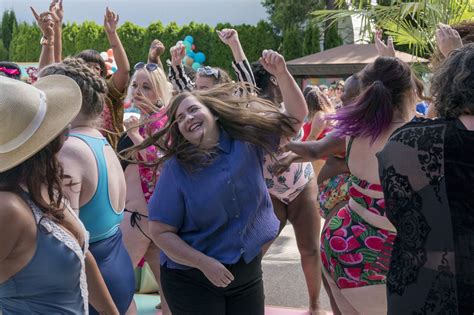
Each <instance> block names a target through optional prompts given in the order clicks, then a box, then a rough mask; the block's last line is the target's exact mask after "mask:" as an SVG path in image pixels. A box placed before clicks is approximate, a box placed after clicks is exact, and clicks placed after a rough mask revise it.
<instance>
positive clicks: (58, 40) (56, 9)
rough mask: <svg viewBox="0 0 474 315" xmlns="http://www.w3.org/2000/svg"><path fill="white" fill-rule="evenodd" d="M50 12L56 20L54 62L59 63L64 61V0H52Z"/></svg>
mask: <svg viewBox="0 0 474 315" xmlns="http://www.w3.org/2000/svg"><path fill="white" fill-rule="evenodd" d="M49 12H51V15H52V16H53V19H54V62H56V63H58V62H61V61H62V60H63V56H62V51H63V40H62V33H63V17H64V9H63V0H52V1H51V4H50V5H49Z"/></svg>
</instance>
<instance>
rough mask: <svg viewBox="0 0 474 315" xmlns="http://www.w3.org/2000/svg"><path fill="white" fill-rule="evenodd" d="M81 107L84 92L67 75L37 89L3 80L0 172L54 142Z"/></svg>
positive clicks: (44, 81) (38, 84)
mask: <svg viewBox="0 0 474 315" xmlns="http://www.w3.org/2000/svg"><path fill="white" fill-rule="evenodd" d="M81 105H82V94H81V90H80V88H79V86H78V85H77V83H76V82H75V81H74V80H73V79H71V78H69V77H67V76H64V75H50V76H46V77H43V78H40V79H39V80H38V81H37V82H36V83H35V85H34V86H33V85H29V84H26V83H23V82H21V81H18V80H13V79H10V78H7V77H0V172H4V171H6V170H9V169H11V168H13V167H15V166H17V165H19V164H21V163H22V162H24V161H26V160H27V159H29V158H30V157H32V156H33V155H34V154H35V153H37V152H39V151H40V150H41V149H42V148H44V147H45V146H46V145H47V144H49V143H50V142H51V141H52V140H54V139H55V138H56V137H57V136H58V135H59V134H60V133H61V132H62V131H63V130H64V129H65V128H66V127H67V126H68V125H69V123H70V122H71V121H72V120H73V119H74V118H75V117H76V115H77V114H78V113H79V111H80V110H81Z"/></svg>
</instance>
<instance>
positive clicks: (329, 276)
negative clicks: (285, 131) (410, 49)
mask: <svg viewBox="0 0 474 315" xmlns="http://www.w3.org/2000/svg"><path fill="white" fill-rule="evenodd" d="M358 78H359V80H360V83H361V87H362V92H361V94H360V95H359V96H358V97H357V98H355V100H354V101H352V102H351V103H350V104H349V105H347V106H345V107H343V108H341V109H340V110H339V111H338V112H337V113H336V114H334V115H331V116H330V117H329V119H332V120H334V121H335V128H336V131H335V134H336V135H338V136H340V137H341V141H332V145H331V146H326V147H321V145H318V144H316V143H315V142H313V141H310V142H305V143H293V142H292V143H290V144H289V145H288V146H287V148H288V149H290V150H291V151H293V152H295V153H296V154H298V155H300V156H301V157H302V158H306V159H318V158H322V157H324V156H327V155H329V154H334V153H338V152H341V151H343V150H344V149H346V163H347V166H348V168H349V170H350V173H351V175H350V177H351V179H350V187H349V196H350V199H349V202H348V204H347V205H346V206H344V207H342V208H341V209H340V210H338V211H337V212H336V213H335V214H334V215H333V216H332V217H331V218H330V219H327V221H326V223H325V226H324V229H323V232H322V235H321V260H322V264H323V266H324V268H323V276H324V278H325V280H327V282H328V283H329V287H330V289H331V294H332V295H333V296H334V299H335V302H336V304H337V306H338V308H339V311H340V312H341V313H342V314H384V313H386V312H387V298H386V295H385V281H386V275H387V271H388V267H389V262H390V255H391V252H392V247H393V241H394V238H395V235H396V230H395V228H394V226H393V225H392V224H391V223H390V221H388V219H387V218H386V216H385V201H384V196H383V192H382V187H381V185H380V179H379V176H378V163H377V157H376V154H377V152H379V151H381V150H382V148H383V147H384V145H385V143H386V142H387V139H388V138H389V136H390V135H391V134H392V133H393V132H394V131H395V130H396V129H397V128H399V127H401V126H402V125H404V124H405V123H407V122H409V121H410V120H411V119H412V118H413V117H414V115H415V102H416V97H417V96H416V90H415V87H414V80H415V79H414V77H413V74H412V72H411V70H410V68H409V66H408V65H407V64H406V63H404V62H403V61H401V60H399V59H397V58H394V57H379V58H377V59H376V60H375V62H374V63H373V64H369V65H368V66H367V67H366V68H365V69H363V70H362V71H361V72H360V73H359V74H358ZM344 139H345V141H344ZM329 151H334V152H329Z"/></svg>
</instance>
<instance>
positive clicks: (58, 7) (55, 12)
mask: <svg viewBox="0 0 474 315" xmlns="http://www.w3.org/2000/svg"><path fill="white" fill-rule="evenodd" d="M49 12H51V15H52V16H53V19H54V23H55V26H56V27H60V26H61V25H62V23H63V18H64V9H63V0H52V1H51V4H50V5H49Z"/></svg>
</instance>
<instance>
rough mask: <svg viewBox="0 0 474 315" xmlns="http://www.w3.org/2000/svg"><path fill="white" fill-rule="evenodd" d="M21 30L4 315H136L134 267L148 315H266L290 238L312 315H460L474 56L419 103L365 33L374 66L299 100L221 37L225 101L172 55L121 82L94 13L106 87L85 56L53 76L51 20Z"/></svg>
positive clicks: (283, 72)
mask: <svg viewBox="0 0 474 315" xmlns="http://www.w3.org/2000/svg"><path fill="white" fill-rule="evenodd" d="M31 10H32V13H33V15H34V17H35V19H36V21H37V23H38V26H39V27H40V29H41V32H42V38H41V47H42V50H41V56H40V60H39V72H38V73H37V75H36V76H37V80H36V82H35V83H34V84H33V85H31V84H27V83H24V82H21V81H20V73H21V70H20V68H19V67H18V66H17V65H15V64H14V63H10V62H2V63H0V74H1V75H0V86H1V88H0V199H1V200H2V203H1V204H0V243H1V244H2V246H1V247H0V313H2V312H3V314H4V315H9V314H136V313H137V306H136V305H135V302H134V300H133V296H134V291H135V278H134V277H135V275H134V268H136V267H137V266H138V265H139V264H140V263H141V262H142V261H143V259H145V260H146V262H147V263H148V264H149V265H150V268H151V270H152V271H153V274H154V276H155V278H156V280H157V282H158V283H159V286H160V298H161V305H160V308H161V310H162V314H167V315H169V314H174V315H180V314H182V315H184V314H206V315H208V314H210V315H222V314H239V315H240V314H249V315H253V314H254V315H263V314H264V312H265V311H264V308H265V303H264V302H265V294H264V286H263V279H262V266H261V262H262V258H263V256H264V255H265V254H266V252H267V251H268V249H269V248H270V247H271V245H272V243H273V241H274V240H275V239H276V238H277V237H278V235H279V233H280V232H281V231H282V229H283V228H284V227H285V225H286V224H287V221H289V222H290V223H291V224H292V226H293V228H294V232H295V238H296V242H297V246H298V250H299V254H300V259H301V266H302V271H303V274H304V277H305V280H306V285H307V294H308V309H309V312H310V313H311V314H326V313H327V312H326V311H328V310H324V309H323V308H322V306H321V302H320V291H321V286H324V288H325V290H326V292H327V293H328V296H329V298H330V302H331V308H332V312H333V313H334V314H386V313H388V314H432V313H433V314H434V313H436V314H473V313H474V250H473V248H474V229H473V226H474V213H473V209H474V199H473V198H472V193H473V192H474V184H473V178H474V162H473V160H472V156H473V155H474V103H473V102H474V101H473V100H474V44H468V43H463V42H462V40H461V38H460V36H459V34H458V32H456V31H455V30H454V29H453V28H451V27H450V26H447V25H443V24H442V25H440V26H439V29H438V31H437V33H436V35H437V42H438V49H439V51H440V53H441V54H442V55H443V58H444V60H443V61H439V62H438V64H437V65H436V68H434V69H433V72H434V75H433V77H432V79H431V82H430V85H431V88H430V90H431V95H430V96H429V97H428V96H426V95H424V94H423V83H422V82H421V81H420V80H419V79H418V78H417V76H416V74H415V73H414V72H413V70H412V69H411V68H410V67H409V65H408V64H406V63H405V62H403V61H401V60H400V59H398V58H396V56H395V49H394V46H393V42H392V41H391V40H390V39H389V40H388V41H387V42H386V43H385V42H384V41H383V40H382V37H381V33H380V32H377V34H376V35H375V42H376V47H377V50H378V52H379V55H380V56H379V57H378V58H377V59H376V60H375V61H374V62H373V63H371V64H368V65H367V66H366V67H365V68H364V69H363V70H361V71H360V72H358V73H354V74H353V75H352V76H350V77H349V78H347V79H346V80H345V81H340V82H337V84H335V86H334V87H330V88H328V87H327V86H319V87H317V86H307V87H306V88H305V89H301V87H300V86H299V85H298V84H297V82H296V81H295V80H294V78H293V77H292V75H291V74H290V72H289V71H288V69H287V67H286V63H285V59H284V57H283V56H282V55H281V54H279V53H278V52H276V51H272V50H264V51H263V52H262V55H261V58H260V59H259V60H257V61H255V62H249V60H247V57H246V55H245V52H244V50H243V48H242V45H241V43H240V40H239V36H238V33H237V31H236V30H234V29H222V30H219V31H218V32H217V35H216V36H218V37H219V39H220V40H221V42H222V44H223V45H227V46H228V47H229V49H230V50H231V52H232V57H233V60H229V62H231V63H232V68H233V69H234V71H235V77H236V81H233V80H232V77H231V75H230V74H229V73H227V72H226V71H225V70H223V69H221V68H217V67H212V66H205V67H202V68H200V69H197V70H196V71H195V73H189V71H188V70H187V69H185V67H184V65H183V64H182V60H183V58H184V57H185V55H186V50H185V46H184V45H183V43H182V42H178V43H176V45H174V46H173V47H171V48H170V53H171V60H170V61H169V62H168V63H169V71H168V73H166V71H165V69H164V67H163V64H164V62H163V61H162V60H161V56H162V55H163V53H164V51H165V49H166V48H165V46H164V45H163V43H162V42H161V41H160V40H159V39H155V40H154V41H153V42H152V43H151V44H150V50H149V53H148V56H144V57H145V59H146V62H139V63H137V64H136V65H135V66H134V67H133V69H131V67H130V65H129V62H128V59H127V54H126V51H125V49H124V48H123V46H122V44H121V41H120V38H119V36H118V34H117V26H118V22H119V16H118V15H117V14H116V13H115V12H113V11H112V10H110V9H108V8H107V9H106V12H105V15H104V30H105V32H106V34H107V39H108V41H109V44H110V46H111V47H112V49H113V52H114V56H115V60H116V64H117V69H116V71H115V72H114V73H113V74H111V75H108V74H107V68H106V65H105V62H104V60H103V59H102V57H101V56H100V54H99V53H98V52H97V51H95V50H92V49H89V50H85V51H82V52H80V53H78V54H77V55H75V56H69V57H67V58H65V59H63V57H62V55H61V51H62V43H61V33H62V30H61V27H62V20H63V16H64V10H63V5H62V1H61V0H52V2H51V5H50V7H49V10H48V11H45V12H42V13H40V14H38V13H37V12H36V10H35V9H33V8H31ZM331 90H332V91H331ZM126 98H127V99H129V100H131V102H132V105H133V107H134V108H135V109H136V111H137V112H139V114H138V115H130V116H129V117H127V118H124V99H126ZM420 101H426V102H428V103H429V104H430V106H429V108H428V110H427V113H426V115H424V113H419V112H417V106H416V105H417V103H419V102H420ZM322 224H323V225H322ZM321 225H322V227H321ZM321 231H322V232H321Z"/></svg>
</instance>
